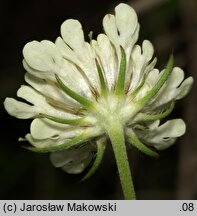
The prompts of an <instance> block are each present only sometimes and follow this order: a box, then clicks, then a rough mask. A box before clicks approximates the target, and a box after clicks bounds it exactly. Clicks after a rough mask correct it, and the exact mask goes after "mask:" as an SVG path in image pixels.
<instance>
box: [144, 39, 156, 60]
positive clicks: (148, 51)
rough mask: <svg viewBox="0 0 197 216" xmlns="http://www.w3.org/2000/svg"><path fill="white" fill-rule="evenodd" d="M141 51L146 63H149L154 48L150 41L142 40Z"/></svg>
mask: <svg viewBox="0 0 197 216" xmlns="http://www.w3.org/2000/svg"><path fill="white" fill-rule="evenodd" d="M142 51H143V55H144V58H145V59H146V62H149V61H150V60H151V59H152V57H153V54H154V48H153V45H152V43H151V42H150V41H148V40H144V41H143V43H142Z"/></svg>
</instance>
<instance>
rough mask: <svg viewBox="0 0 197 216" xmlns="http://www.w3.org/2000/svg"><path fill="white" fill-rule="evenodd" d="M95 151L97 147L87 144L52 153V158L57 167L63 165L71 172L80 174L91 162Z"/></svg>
mask: <svg viewBox="0 0 197 216" xmlns="http://www.w3.org/2000/svg"><path fill="white" fill-rule="evenodd" d="M94 151H95V147H94V146H93V145H92V144H85V145H84V146H80V147H77V148H71V149H68V150H65V151H61V152H54V153H51V155H50V159H51V162H52V164H53V165H54V166H55V167H62V169H63V170H64V171H66V172H67V173H70V174H78V173H81V172H82V171H83V170H84V169H85V168H86V167H87V166H88V164H89V163H90V162H91V160H92V159H93V156H94Z"/></svg>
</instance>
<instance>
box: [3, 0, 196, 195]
mask: <svg viewBox="0 0 197 216" xmlns="http://www.w3.org/2000/svg"><path fill="white" fill-rule="evenodd" d="M121 2H125V3H128V4H130V5H131V6H132V7H134V9H136V11H137V13H138V16H139V22H140V25H141V30H140V39H139V41H138V43H140V44H141V42H142V40H143V39H149V40H151V41H152V43H153V45H154V47H155V56H157V57H158V59H159V61H158V64H157V66H158V68H160V69H161V68H162V67H163V66H164V65H165V63H166V61H167V59H168V56H169V54H170V53H171V52H172V50H173V53H174V56H175V65H177V66H180V67H182V68H183V69H184V70H185V75H186V77H187V76H190V75H192V76H193V77H194V79H195V80H197V71H196V70H197V1H196V0H187V1H185V0H130V1H121ZM118 3H120V1H114V0H107V1H101V0H91V1H87V0H80V1H77V0H64V1H63V0H59V1H54V0H31V1H28V0H20V1H9V0H1V1H0V37H1V46H0V47H1V49H0V56H1V61H0V64H1V67H0V68H1V70H0V73H1V79H0V82H1V83H0V99H1V106H0V115H1V117H0V121H1V124H0V132H1V139H0V198H1V199H123V196H122V192H121V187H120V183H119V178H118V175H117V169H116V164H115V161H114V157H113V153H112V151H111V148H110V145H109V146H108V148H107V152H106V154H105V157H104V160H103V163H102V165H101V167H100V168H99V170H98V171H97V172H96V174H95V175H94V176H93V177H92V178H91V179H89V180H87V181H86V182H80V178H81V177H82V176H81V175H77V176H72V175H67V174H66V173H64V172H63V171H61V170H60V169H55V168H54V167H53V166H52V165H51V163H50V161H49V158H48V155H45V154H41V155H40V154H35V153H32V152H29V151H27V150H24V149H23V148H21V144H20V143H19V142H18V137H23V136H24V135H25V134H27V133H28V132H29V126H30V122H31V121H30V120H19V119H16V118H13V117H11V116H9V115H8V114H7V113H6V112H5V110H4V107H3V101H4V99H5V97H7V96H9V97H15V98H16V91H17V89H18V88H19V87H20V85H21V84H24V78H23V76H24V73H25V71H24V69H23V67H22V58H23V57H22V48H23V46H24V45H25V44H26V43H27V42H29V41H31V40H42V39H49V40H52V41H54V40H55V39H56V37H57V36H59V34H60V32H59V28H60V25H61V23H62V22H63V21H64V20H66V19H68V18H76V19H79V21H80V22H81V23H82V25H83V28H84V32H85V35H88V33H89V32H90V31H93V32H94V37H96V35H97V34H98V33H100V32H102V18H103V16H104V15H105V14H106V13H109V12H111V13H113V9H114V6H116V5H117V4H118ZM196 91H197V87H196V85H195V83H194V86H193V88H192V91H191V92H190V94H189V95H188V96H187V97H186V98H185V99H183V100H181V101H179V102H177V106H176V109H175V110H174V111H173V113H172V114H171V116H170V117H171V118H174V117H175V118H178V117H181V118H183V119H184V120H185V121H186V124H187V133H186V134H185V135H184V136H183V137H181V138H180V139H178V141H177V142H176V144H175V145H174V146H172V147H171V148H169V149H168V150H165V151H162V152H161V153H160V155H161V156H160V158H159V159H151V158H149V157H147V156H145V155H143V154H141V153H139V152H138V151H137V150H135V149H131V150H129V153H128V154H129V160H130V165H131V169H132V173H133V179H134V184H135V188H136V193H137V197H138V199H197V126H196V123H197V117H196V112H197V96H196Z"/></svg>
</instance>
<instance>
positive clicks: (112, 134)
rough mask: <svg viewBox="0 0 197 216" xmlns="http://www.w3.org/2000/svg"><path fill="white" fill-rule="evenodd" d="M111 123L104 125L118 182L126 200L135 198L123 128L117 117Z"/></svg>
mask: <svg viewBox="0 0 197 216" xmlns="http://www.w3.org/2000/svg"><path fill="white" fill-rule="evenodd" d="M111 122H112V124H110V125H108V126H106V131H107V134H108V136H109V138H110V140H111V144H112V148H113V151H114V155H115V159H116V164H117V167H118V173H119V176H120V182H121V186H122V190H123V194H124V198H125V199H126V200H135V199H136V196H135V190H134V185H133V180H132V176H131V170H130V167H129V161H128V157H127V152H126V145H125V136H124V129H123V126H122V124H121V123H120V120H119V119H116V118H114V119H113V120H112V121H111Z"/></svg>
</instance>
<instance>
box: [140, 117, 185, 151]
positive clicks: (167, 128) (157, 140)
mask: <svg viewBox="0 0 197 216" xmlns="http://www.w3.org/2000/svg"><path fill="white" fill-rule="evenodd" d="M185 131H186V126H185V123H184V121H183V120H182V119H173V120H169V121H167V122H166V123H164V124H162V125H160V126H159V127H157V128H154V129H152V130H150V131H149V130H147V131H145V132H144V135H145V137H144V140H145V142H147V143H148V144H150V145H152V146H154V147H155V148H156V149H158V150H163V149H166V148H168V147H169V146H171V145H172V144H173V143H174V142H175V140H176V138H177V137H180V136H182V135H183V134H184V133H185Z"/></svg>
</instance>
